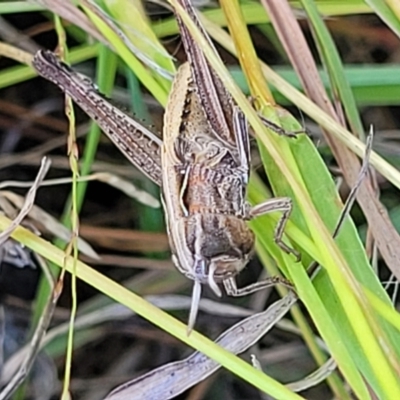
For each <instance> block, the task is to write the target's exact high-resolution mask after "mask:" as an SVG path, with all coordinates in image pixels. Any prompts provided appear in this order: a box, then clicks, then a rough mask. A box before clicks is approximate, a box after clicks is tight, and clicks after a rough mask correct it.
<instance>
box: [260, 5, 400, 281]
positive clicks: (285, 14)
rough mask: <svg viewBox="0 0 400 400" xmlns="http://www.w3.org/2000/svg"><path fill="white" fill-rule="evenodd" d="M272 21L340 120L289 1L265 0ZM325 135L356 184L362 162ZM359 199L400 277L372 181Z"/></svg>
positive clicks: (306, 82)
mask: <svg viewBox="0 0 400 400" xmlns="http://www.w3.org/2000/svg"><path fill="white" fill-rule="evenodd" d="M262 3H263V4H264V6H265V7H266V8H267V10H268V14H269V15H270V17H271V21H272V22H273V25H274V27H275V29H276V31H277V33H278V36H279V37H280V39H281V42H282V44H283V46H284V47H285V50H286V53H287V54H288V56H289V58H290V60H291V63H292V65H293V67H294V69H295V70H296V71H297V74H298V76H299V78H300V80H301V82H302V84H303V86H304V88H305V91H306V93H307V95H308V96H309V97H310V99H311V100H313V101H314V102H315V103H316V104H318V105H319V107H321V108H322V109H323V110H324V111H326V112H327V113H328V114H329V115H330V116H332V117H333V118H334V119H336V121H338V122H340V118H339V117H338V116H337V114H336V112H335V110H334V108H333V106H332V104H331V102H330V101H329V98H328V96H327V94H326V92H325V89H324V86H323V84H322V82H321V79H320V77H319V74H318V71H317V67H316V65H315V62H314V60H313V58H312V55H311V52H310V49H309V47H308V45H307V43H306V40H305V38H304V36H303V33H302V31H301V29H300V27H299V24H298V21H297V19H296V17H295V15H294V14H293V11H292V9H291V8H290V6H289V4H288V3H287V2H286V1H279V0H263V1H262ZM324 136H325V139H326V141H327V143H328V144H329V146H330V148H331V149H332V152H333V153H334V155H335V158H336V160H337V162H338V164H339V166H340V168H341V170H342V172H343V175H344V177H345V179H346V182H347V184H348V185H349V186H350V187H354V186H355V185H356V182H357V178H358V171H359V169H360V163H359V161H358V160H357V157H356V156H355V155H354V154H353V153H352V152H351V151H349V150H348V149H347V148H346V147H345V146H344V145H343V144H342V143H341V142H340V141H339V140H337V139H336V138H335V137H333V136H332V135H330V134H329V132H326V131H325V130H324ZM357 200H358V202H359V204H360V206H361V208H362V210H363V212H364V214H365V216H366V218H367V220H368V225H369V227H370V229H371V230H372V233H373V236H374V238H375V240H376V242H377V245H378V248H379V250H380V252H381V254H382V257H383V258H384V259H385V262H386V263H387V265H388V267H389V268H390V270H391V271H392V272H393V274H394V275H395V276H396V277H397V279H400V236H399V235H398V233H397V232H396V229H395V228H394V227H393V224H392V223H391V221H390V219H389V216H388V213H387V211H386V209H385V208H384V206H383V205H382V203H381V202H380V201H379V199H377V198H376V194H375V191H374V188H373V186H372V185H371V182H370V181H363V182H362V184H361V186H360V189H359V193H358V196H357Z"/></svg>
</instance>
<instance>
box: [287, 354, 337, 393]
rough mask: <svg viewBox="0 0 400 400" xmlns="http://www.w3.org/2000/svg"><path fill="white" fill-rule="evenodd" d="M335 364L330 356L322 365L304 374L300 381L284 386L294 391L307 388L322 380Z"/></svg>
mask: <svg viewBox="0 0 400 400" xmlns="http://www.w3.org/2000/svg"><path fill="white" fill-rule="evenodd" d="M336 367H337V365H336V363H335V360H334V359H333V358H330V359H329V360H328V361H327V362H326V363H324V365H322V366H321V367H319V368H318V369H317V370H316V371H314V372H313V373H311V374H310V375H308V376H306V377H305V378H304V379H301V380H300V381H297V382H293V383H289V384H287V385H286V386H287V387H288V388H290V389H291V390H293V391H294V392H301V391H303V390H306V389H309V388H311V387H313V386H316V385H318V384H319V383H321V382H322V381H324V380H325V379H326V378H327V377H328V376H329V375H330V374H331V373H332V372H333V371H334V370H335V369H336Z"/></svg>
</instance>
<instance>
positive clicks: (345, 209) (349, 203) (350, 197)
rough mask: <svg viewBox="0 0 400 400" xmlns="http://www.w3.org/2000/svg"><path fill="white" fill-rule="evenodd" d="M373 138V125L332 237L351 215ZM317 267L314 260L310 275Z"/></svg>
mask: <svg viewBox="0 0 400 400" xmlns="http://www.w3.org/2000/svg"><path fill="white" fill-rule="evenodd" d="M373 138H374V131H373V129H372V127H371V130H370V133H369V135H368V137H367V142H366V144H365V145H366V147H365V157H364V158H363V161H362V166H361V169H360V172H359V174H358V177H357V182H356V184H355V185H354V186H353V187H352V188H351V190H350V193H349V195H348V196H347V199H346V201H345V203H344V206H343V209H342V211H341V213H340V215H339V219H338V222H337V224H336V227H335V229H334V231H333V233H332V237H333V238H334V239H335V238H336V237H337V236H338V234H339V232H340V229H341V227H342V226H343V223H344V221H345V219H346V218H348V217H349V215H350V211H351V209H352V207H353V204H354V202H355V201H356V198H357V193H358V191H359V189H360V187H361V184H362V182H363V180H364V178H365V176H366V175H367V173H368V169H369V158H370V155H371V152H372V142H373ZM317 267H318V263H317V262H315V261H314V262H312V263H311V264H310V266H309V267H308V268H307V271H308V273H309V274H310V275H313V274H315V273H316V269H317Z"/></svg>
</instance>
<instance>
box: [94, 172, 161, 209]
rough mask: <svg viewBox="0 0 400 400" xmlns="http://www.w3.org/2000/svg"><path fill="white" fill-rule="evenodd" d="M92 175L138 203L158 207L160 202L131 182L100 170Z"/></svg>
mask: <svg viewBox="0 0 400 400" xmlns="http://www.w3.org/2000/svg"><path fill="white" fill-rule="evenodd" d="M93 177H94V178H95V179H98V180H99V181H101V182H104V183H108V184H109V185H110V186H113V187H115V188H117V189H119V190H121V191H122V192H124V193H125V194H126V195H127V196H129V197H130V198H132V199H135V200H137V201H139V202H140V203H143V204H145V205H147V206H149V207H152V208H159V207H160V202H159V201H158V200H157V199H156V198H155V197H154V196H152V195H151V194H150V193H148V192H146V191H144V190H140V189H138V188H137V187H136V186H135V185H134V184H133V183H132V182H130V181H127V180H125V179H122V178H120V177H119V176H117V175H114V174H110V173H108V172H101V173H97V174H94V175H93Z"/></svg>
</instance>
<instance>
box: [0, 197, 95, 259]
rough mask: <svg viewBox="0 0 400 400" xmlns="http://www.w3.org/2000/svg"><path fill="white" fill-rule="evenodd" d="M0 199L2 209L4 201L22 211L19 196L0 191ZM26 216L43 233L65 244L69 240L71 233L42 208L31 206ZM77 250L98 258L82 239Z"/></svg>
mask: <svg viewBox="0 0 400 400" xmlns="http://www.w3.org/2000/svg"><path fill="white" fill-rule="evenodd" d="M0 197H1V200H0V201H1V204H2V207H4V206H5V205H6V204H5V203H4V201H6V202H8V203H12V204H13V206H14V207H17V208H19V209H21V211H22V206H23V198H22V197H21V196H19V195H17V194H15V193H13V192H9V191H6V190H2V191H0ZM27 216H29V218H31V219H32V220H33V221H35V223H36V224H38V225H39V226H41V227H43V228H44V231H45V232H48V233H50V234H52V235H54V236H55V237H57V238H59V239H61V240H64V241H66V242H68V241H69V240H71V231H70V230H69V229H68V228H66V227H65V226H64V225H63V224H61V223H60V222H59V221H57V220H56V219H55V218H54V217H52V216H51V215H50V214H49V213H47V212H46V211H44V210H43V209H42V208H40V207H38V206H36V205H34V204H32V206H31V208H30V210H29V211H28V213H27ZM78 249H79V251H80V252H82V253H83V254H85V255H86V256H88V257H90V258H93V259H98V258H99V256H98V254H97V253H96V252H95V251H94V249H93V248H92V246H90V244H89V243H87V242H86V241H85V240H83V239H82V238H78Z"/></svg>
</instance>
